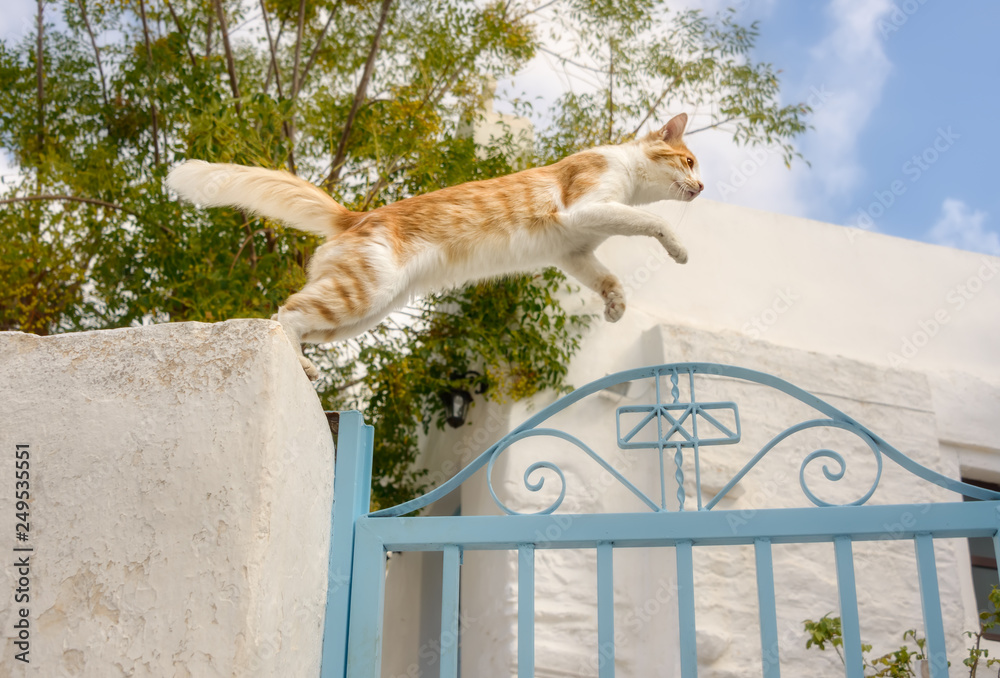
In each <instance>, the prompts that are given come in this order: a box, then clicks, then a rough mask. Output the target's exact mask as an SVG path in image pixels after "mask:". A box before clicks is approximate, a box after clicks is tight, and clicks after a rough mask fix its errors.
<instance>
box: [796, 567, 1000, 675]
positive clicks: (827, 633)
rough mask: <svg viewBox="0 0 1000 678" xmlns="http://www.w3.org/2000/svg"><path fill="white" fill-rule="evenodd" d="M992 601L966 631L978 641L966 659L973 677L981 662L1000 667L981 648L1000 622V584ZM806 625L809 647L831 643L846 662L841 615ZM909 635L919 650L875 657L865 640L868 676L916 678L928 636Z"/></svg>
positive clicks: (999, 662) (906, 648)
mask: <svg viewBox="0 0 1000 678" xmlns="http://www.w3.org/2000/svg"><path fill="white" fill-rule="evenodd" d="M989 601H990V606H991V608H992V609H990V610H986V611H984V612H980V613H979V619H980V622H981V623H980V630H979V631H966V632H965V635H966V636H968V637H969V638H974V639H975V644H974V645H973V646H972V647H970V648H969V656H968V657H966V658H965V659H964V660H963V661H962V663H963V664H964V665H965V666H967V667H969V676H970V677H971V678H975V676H976V671H977V670H978V668H979V667H980V666H981V665H985V666H986V667H989V668H992V667H995V666H996V667H1000V659H996V658H994V659H990V658H989V650H988V649H985V648H981V647H980V643H981V641H982V638H983V633H984V632H985V631H988V630H989V629H992V628H994V627H996V626H997V624H1000V589H998V588H997V587H996V586H994V587H993V590H992V591H991V592H990V595H989ZM803 627H804V629H805V631H806V633H807V634H808V637H807V638H806V649H809V648H811V647H813V646H816V647H817V648H818V649H820V650H825V649H826V645H827V643H829V644H830V646H831V647H833V648H834V649H835V650H836V651H837V655H838V656H839V657H840V661H841V663H843V662H844V655H843V654H842V653H841V651H840V648H842V647H843V646H844V639H843V633H842V629H841V623H840V617H831V616H829V615H828V614H827V615H823V617H822V618H821V619H820V620H819V621H817V622H814V621H812V620H811V619H807V620H805V621H804V622H803ZM907 638H909V639H911V640H912V641H913V642H914V644H916V649H915V650H913V651H911V650H910V648H909V646H907V645H902V646H900V648H899V649H898V650H894V651H892V652H888V653H886V654H884V655H881V656H880V657H876V658H874V659H869V658H868V657H867V656H865V654H866V653H869V652H871V650H872V646H871V645H868V644H864V643H862V645H861V651H862V660H863V662H864V675H865V676H870V677H871V678H916V677H917V676H918V675H919V674H918V673H917V666H916V665H915V664H914V662H918V661H921V660H924V659H927V654H926V647H927V639H926V638H923V637H920V636H918V635H917V632H916V630H915V629H910V630H909V631H906V632H904V633H903V641H904V642H905V641H906V639H907ZM997 675H998V676H1000V670H998V673H997Z"/></svg>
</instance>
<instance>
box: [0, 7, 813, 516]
mask: <svg viewBox="0 0 1000 678" xmlns="http://www.w3.org/2000/svg"><path fill="white" fill-rule="evenodd" d="M37 2H38V21H37V26H36V27H35V28H34V30H33V31H32V32H31V34H30V35H26V36H24V38H23V39H22V40H21V41H20V42H18V43H3V44H0V80H2V82H4V83H5V96H4V97H3V98H2V100H0V147H2V149H3V150H4V151H5V152H6V153H7V154H9V155H10V156H11V157H12V158H13V159H14V162H15V164H16V165H17V167H18V170H19V172H20V174H19V178H18V180H17V182H16V183H15V185H14V186H13V187H12V188H11V190H10V191H8V193H7V194H5V195H3V196H0V203H2V204H3V205H4V208H3V211H2V213H0V238H2V242H3V243H4V246H3V249H2V250H0V329H8V330H9V329H19V330H23V331H29V332H35V333H38V334H48V333H51V332H61V331H70V330H78V329H90V328H105V327H117V326H123V325H130V324H139V323H146V322H161V321H167V320H171V321H183V320H201V321H217V320H222V319H227V318H233V317H248V316H249V317H269V316H270V315H271V314H272V313H273V312H274V310H275V308H276V307H277V306H278V305H279V304H280V303H281V302H282V300H283V299H284V298H286V297H287V296H288V295H289V294H290V293H291V292H293V291H295V290H296V289H298V288H299V287H300V286H301V284H302V283H303V282H304V274H303V266H304V264H305V262H306V261H307V260H308V258H309V255H310V253H311V251H312V249H313V248H314V247H315V246H316V245H317V242H316V241H315V240H314V239H313V238H312V237H311V236H308V235H305V234H301V233H298V232H295V231H290V230H285V229H283V228H281V227H280V226H277V225H275V224H272V223H269V222H266V221H263V220H260V219H250V218H247V216H246V215H244V214H241V213H239V212H238V211H234V210H226V209H221V210H210V211H206V210H199V209H196V208H194V207H192V206H190V205H185V204H181V203H179V202H177V201H176V200H175V199H174V197H173V196H171V195H169V194H168V193H167V192H166V191H165V189H164V188H163V178H164V177H165V175H166V172H167V171H168V170H169V168H170V167H172V166H173V165H174V164H175V163H176V162H178V161H180V160H181V159H184V158H188V157H196V158H202V159H206V160H210V161H220V162H237V163H245V164H253V165H262V166H267V167H274V168H284V169H287V170H289V171H292V172H295V173H297V174H299V175H300V176H302V177H304V178H306V179H308V180H310V181H313V182H314V183H317V184H319V185H322V186H324V187H325V188H326V189H327V190H329V191H330V192H331V193H332V194H333V195H334V197H335V198H336V199H337V200H339V201H340V202H342V203H343V204H345V205H346V206H348V207H349V208H352V209H369V208H372V207H376V206H378V205H380V204H384V203H386V202H390V201H394V200H398V199H401V198H405V197H407V196H410V195H414V194H417V193H422V192H426V191H430V190H434V189H436V188H440V187H443V186H447V185H452V184H455V183H460V182H463V181H469V180H474V179H481V178H488V177H492V176H498V175H501V174H505V173H508V172H511V171H515V170H517V169H521V168H523V167H524V166H526V165H527V164H541V163H544V162H547V161H549V160H553V159H555V158H556V157H557V156H561V155H565V154H567V153H569V152H573V151H576V150H579V149H580V148H582V147H584V146H588V145H592V144H594V143H597V142H605V141H618V140H621V139H623V138H625V137H627V136H628V135H629V134H631V133H633V132H635V131H636V130H638V129H639V128H641V127H642V126H643V125H648V124H651V123H652V121H654V120H656V119H657V118H661V119H662V116H663V115H665V113H666V109H667V108H668V107H672V108H674V109H675V110H676V108H677V107H678V105H679V104H681V103H684V104H685V106H688V105H698V106H702V105H708V102H709V101H712V102H714V103H713V104H712V105H713V106H715V108H713V111H714V114H713V121H714V122H713V123H712V124H727V125H731V126H732V127H733V133H734V135H735V137H736V138H737V139H738V140H740V141H741V142H744V143H778V144H781V145H782V147H783V148H784V150H785V153H786V158H787V159H791V157H792V156H793V155H794V150H793V147H792V146H791V140H792V139H793V138H794V137H795V135H797V134H798V133H800V132H801V131H802V130H803V129H804V128H805V127H804V122H803V120H804V116H805V115H806V114H807V113H808V109H807V108H806V107H804V106H793V107H780V106H779V105H778V104H777V103H776V101H777V92H778V89H777V88H778V81H777V78H776V76H775V74H774V72H773V71H772V69H771V68H770V66H768V65H762V64H754V63H753V62H752V60H751V59H750V53H751V49H752V46H753V41H754V39H755V38H756V27H755V26H750V27H741V26H739V25H738V24H737V23H736V22H735V20H734V19H733V16H732V15H731V14H730V13H724V14H723V15H721V16H719V17H715V18H711V17H707V16H705V15H703V14H701V13H698V12H683V13H680V14H677V15H675V16H673V18H670V19H669V20H667V19H665V18H663V12H664V8H663V7H662V5H661V3H658V2H653V1H652V0H629V1H628V2H617V3H616V2H603V1H602V2H597V1H586V0H565V1H564V2H561V3H555V2H548V3H541V4H539V2H538V1H537V0H522V1H520V2H518V1H514V0H510V1H504V0H494V1H492V2H488V3H482V2H476V1H475V0H443V1H442V2H438V3H435V9H434V11H433V12H428V11H426V7H427V5H426V4H425V3H420V2H414V1H413V0H319V1H317V2H306V1H305V0H299V1H298V2H295V1H294V0H258V2H256V3H236V2H232V0H225V1H224V0H125V1H124V2H123V1H122V0H114V1H112V0H63V1H62V2H60V3H58V4H57V3H54V2H50V3H46V2H45V0H37ZM557 6H558V7H559V11H558V12H557V13H554V12H553V10H554V9H556V8H557ZM558 17H568V18H564V19H559V18H558ZM550 32H556V33H558V34H559V35H560V36H561V37H560V40H561V42H560V44H569V45H573V46H575V47H574V49H573V51H572V52H571V53H570V54H568V55H562V56H561V57H560V58H561V59H562V62H563V64H564V66H565V68H567V69H580V68H583V69H585V70H587V72H589V73H591V74H593V75H594V76H595V78H596V85H595V86H593V87H590V88H589V89H587V90H586V91H582V92H575V93H569V94H567V95H565V96H563V97H562V98H560V99H559V100H558V101H557V102H556V103H555V106H554V108H553V110H552V111H551V120H552V123H551V125H550V126H549V127H547V128H544V129H540V130H538V133H537V135H536V139H537V149H536V152H535V154H534V155H532V156H529V157H525V156H524V155H523V154H516V153H514V152H513V149H514V144H515V141H514V139H512V138H511V137H510V136H509V135H508V136H506V137H503V138H499V139H496V140H494V141H492V142H491V143H490V144H489V145H488V146H487V147H485V148H477V147H476V144H475V143H474V142H473V140H472V139H471V138H469V137H468V135H467V134H463V133H462V129H463V128H465V127H467V126H468V125H469V124H470V123H471V122H472V121H473V120H474V119H475V117H476V116H477V114H478V111H480V110H481V108H482V97H483V91H484V89H483V81H484V78H485V77H487V76H489V77H493V78H496V79H503V78H505V77H511V76H513V75H514V74H516V73H517V72H518V70H519V69H520V68H522V67H523V66H524V64H525V63H527V61H528V60H529V59H531V58H532V56H533V55H534V54H536V53H537V51H538V50H542V49H549V48H548V47H546V44H550V43H551V41H549V40H548V39H547V37H546V36H547V35H549V33H550ZM515 103H516V104H517V105H521V106H524V107H526V108H527V107H528V104H527V103H525V102H517V101H515ZM566 284H567V283H566V281H565V279H564V278H563V276H562V275H561V274H560V273H558V272H557V271H554V270H553V271H545V272H539V273H537V274H536V275H533V276H525V277H520V278H513V279H510V280H504V281H499V282H490V283H483V284H479V285H474V286H470V287H468V288H465V289H463V290H457V291H451V292H446V293H444V294H441V295H437V296H431V297H427V298H425V299H421V300H418V301H417V302H416V303H415V305H414V306H413V307H412V308H410V309H407V310H406V311H404V312H403V313H401V314H397V315H396V316H393V317H392V318H390V319H389V321H387V322H386V323H385V324H383V325H382V326H381V327H379V328H377V329H376V330H375V331H373V332H371V333H369V334H367V335H364V336H363V337H361V338H359V339H358V340H355V341H351V342H347V343H344V344H341V345H338V346H334V347H329V348H324V349H316V350H314V351H313V357H314V359H317V360H318V362H320V363H321V364H325V365H326V367H327V372H326V376H325V379H324V380H323V381H322V382H321V384H320V387H319V388H320V393H321V396H322V397H323V400H324V404H326V405H327V406H328V407H331V408H341V407H347V406H355V407H361V408H363V409H364V410H365V411H366V414H367V416H368V418H369V420H370V421H373V422H374V423H375V425H376V428H377V430H376V441H377V443H376V444H377V450H376V455H375V468H374V476H375V478H376V482H375V485H374V498H375V502H376V504H378V505H387V504H389V503H395V502H397V501H400V500H402V499H405V498H408V497H410V496H412V495H413V493H414V492H416V491H417V490H418V489H419V488H420V484H421V481H420V473H419V471H418V470H416V469H414V468H413V467H412V462H413V460H414V458H415V453H416V449H417V444H418V440H419V437H420V434H421V431H422V430H423V431H426V430H428V427H429V426H432V425H435V424H436V425H441V422H442V421H443V416H444V413H443V405H442V403H441V401H440V399H439V397H438V394H439V393H440V392H441V391H442V390H444V389H446V388H448V387H449V386H450V385H452V384H451V379H450V378H451V375H452V374H453V373H456V372H457V373H460V374H465V373H467V372H469V371H470V370H473V369H475V370H477V371H479V372H480V373H481V376H479V377H475V379H476V380H478V381H479V382H480V383H481V384H484V385H485V384H486V383H487V382H488V383H489V385H490V389H489V391H488V392H487V397H489V398H494V399H495V398H505V397H513V398H520V397H526V396H528V395H531V394H532V393H534V392H536V391H538V390H541V389H549V388H551V389H557V390H560V389H566V388H567V384H566V383H565V375H566V364H567V362H568V360H569V358H570V357H571V356H572V354H573V353H574V351H575V350H576V348H577V346H578V341H579V339H578V336H579V331H580V330H581V329H582V328H583V327H584V326H586V324H587V322H588V321H589V318H587V317H583V316H580V315H574V314H570V313H568V312H566V311H565V310H564V309H563V308H562V307H561V306H560V305H559V303H558V302H557V301H556V299H557V296H558V290H559V289H560V288H561V287H562V286H565V285H566ZM467 380H468V379H467Z"/></svg>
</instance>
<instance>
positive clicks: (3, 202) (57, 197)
mask: <svg viewBox="0 0 1000 678" xmlns="http://www.w3.org/2000/svg"><path fill="white" fill-rule="evenodd" d="M43 200H66V201H68V202H82V203H86V204H88V205H97V206H98V207H108V208H110V209H113V210H116V211H118V212H124V213H125V214H129V215H131V216H133V217H135V218H136V219H142V217H141V216H140V215H139V214H138V213H136V212H133V211H132V210H130V209H127V208H125V207H122V206H121V205H116V204H115V203H113V202H106V201H104V200H97V199H95V198H81V197H80V196H77V195H57V194H53V193H47V194H44V195H26V196H22V197H16V198H4V199H2V200H0V205H8V204H11V203H15V202H38V201H43ZM159 227H160V230H162V231H163V232H164V233H166V234H167V235H169V236H172V237H176V236H177V234H176V233H174V231H173V229H171V228H169V227H167V226H164V225H163V224H159Z"/></svg>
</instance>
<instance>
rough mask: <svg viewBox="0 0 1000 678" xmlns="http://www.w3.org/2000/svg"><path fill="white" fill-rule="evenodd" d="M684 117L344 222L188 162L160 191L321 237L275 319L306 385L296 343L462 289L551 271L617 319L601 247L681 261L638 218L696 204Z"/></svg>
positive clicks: (241, 175)
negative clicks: (645, 242)
mask: <svg viewBox="0 0 1000 678" xmlns="http://www.w3.org/2000/svg"><path fill="white" fill-rule="evenodd" d="M686 125H687V115H686V114H684V113H682V114H680V115H678V116H676V117H674V118H672V119H671V120H670V122H668V123H667V124H666V125H664V126H663V128H662V129H660V130H659V131H656V132H652V133H650V134H648V135H647V136H645V137H643V138H641V139H638V140H635V141H631V142H627V143H624V144H620V145H617V146H600V147H597V148H593V149H591V150H587V151H582V152H580V153H576V154H574V155H571V156H569V157H567V158H564V159H563V160H560V161H559V162H557V163H555V164H552V165H548V166H546V167H536V168H533V169H529V170H524V171H522V172H517V173H516V174H511V175H508V176H505V177H499V178H497V179H487V180H485V181H473V182H468V183H465V184H460V185H458V186H452V187H450V188H443V189H441V190H438V191H434V192H432V193H428V194H426V195H418V196H414V197H412V198H407V199H405V200H400V201H399V202H396V203H393V204H391V205H385V206H383V207H379V208H377V209H374V210H371V211H369V212H351V211H349V210H348V209H346V208H345V207H343V206H342V205H340V204H339V203H337V202H335V201H334V200H333V198H331V197H330V196H329V195H327V194H326V193H325V192H324V191H322V190H320V189H319V188H317V187H316V186H313V185H312V184H310V183H308V182H306V181H303V180H302V179H299V178H298V177H296V176H294V175H292V174H289V173H287V172H281V171H276V170H267V169H261V168H255V167H243V166H240V165H229V164H212V163H207V162H203V161H201V160H189V161H187V162H185V163H183V164H181V165H179V166H177V167H175V168H174V169H173V170H172V171H171V172H170V174H169V176H168V177H167V185H168V186H169V187H170V188H171V189H173V190H175V191H177V193H179V194H180V195H181V196H182V197H183V198H185V199H187V200H189V201H191V202H193V203H196V204H198V205H201V206H203V207H221V206H233V207H238V208H240V209H243V210H246V211H247V212H249V213H252V214H258V215H261V216H264V217H267V218H268V219H273V220H276V221H280V222H282V223H284V224H287V225H289V226H292V227H294V228H297V229H300V230H303V231H308V232H310V233H315V234H316V235H320V236H323V237H325V238H326V239H327V240H326V243H324V244H323V245H322V246H320V247H319V248H318V249H317V250H316V252H315V254H313V257H312V259H311V260H310V262H309V267H308V277H309V282H308V283H307V284H306V286H305V287H303V288H302V290H301V291H299V292H296V293H295V294H293V295H291V296H290V297H289V298H288V300H287V301H286V302H285V304H284V306H281V307H280V308H279V309H278V313H277V315H276V316H275V317H276V319H277V320H278V321H279V322H280V323H281V326H282V328H283V329H284V331H285V334H287V335H288V338H289V339H290V340H291V342H292V345H293V346H294V347H295V349H296V351H297V352H298V355H299V361H300V362H301V363H302V367H303V368H304V369H305V371H306V374H307V375H308V376H309V378H310V379H315V378H316V377H317V376H318V373H317V371H316V367H315V366H314V365H313V364H312V362H311V361H310V360H309V359H308V358H306V357H305V356H304V355H303V354H302V346H301V342H303V341H305V342H310V343H322V342H328V341H334V340H338V339H347V338H350V337H353V336H356V335H358V334H361V333H362V332H365V331H366V330H368V329H371V328H372V327H374V326H375V325H377V324H378V323H379V322H380V321H381V320H382V319H383V318H384V317H385V316H386V315H388V314H389V313H390V312H391V311H393V310H396V309H398V308H400V307H402V306H403V305H404V304H405V303H406V302H407V300H409V299H411V298H412V297H414V296H416V295H420V294H424V293H426V292H429V291H433V290H437V289H444V288H448V287H453V286H458V285H461V284H463V283H466V282H470V281H474V280H482V279H486V278H495V277H499V276H503V275H506V274H511V273H522V272H529V271H532V270H536V269H538V268H541V267H545V266H552V265H555V266H558V267H559V268H561V269H562V270H563V271H565V272H566V273H568V274H569V275H571V276H573V277H574V278H576V279H577V280H579V281H580V282H581V283H582V284H583V285H585V286H587V287H589V288H590V289H592V290H594V291H595V292H597V293H598V294H600V295H601V297H602V298H603V299H604V317H605V318H606V319H607V320H609V321H610V322H616V321H617V320H618V319H619V318H621V317H622V314H623V313H624V312H625V295H624V290H623V289H622V285H621V282H620V281H619V280H618V278H616V277H615V276H614V274H612V273H611V271H609V270H608V269H607V268H605V266H604V265H603V264H601V262H600V261H598V260H597V258H596V257H595V256H594V250H595V249H596V248H597V246H598V245H600V244H601V243H602V242H604V240H606V239H607V238H608V237H610V236H612V235H645V236H651V237H653V238H656V239H657V240H659V241H660V244H661V245H663V247H664V248H665V249H666V251H667V252H668V253H669V254H670V256H671V257H673V259H674V260H675V261H676V262H677V263H679V264H683V263H685V262H686V261H687V258H688V255H687V251H686V250H685V249H684V247H683V246H682V245H681V244H680V242H679V241H678V240H677V237H676V235H674V233H673V232H672V231H671V229H670V225H669V224H668V223H667V221H666V220H665V219H663V218H662V217H659V216H657V215H655V214H651V213H650V212H647V211H644V210H641V209H637V208H636V207H633V205H642V204H646V203H651V202H655V201H657V200H682V201H690V200H693V199H694V198H695V197H696V196H697V195H698V194H700V193H701V192H702V190H704V185H703V184H702V182H701V177H700V175H699V172H698V161H697V159H695V157H694V155H693V154H692V153H691V151H690V150H688V148H687V146H686V145H685V144H684V140H683V136H684V128H685V126H686Z"/></svg>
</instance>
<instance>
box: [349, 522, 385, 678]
mask: <svg viewBox="0 0 1000 678" xmlns="http://www.w3.org/2000/svg"><path fill="white" fill-rule="evenodd" d="M365 520H372V519H371V518H364V519H362V520H361V521H360V522H359V523H358V524H357V527H356V528H355V540H354V577H353V582H352V584H351V587H352V588H353V589H354V592H353V596H354V599H355V601H357V602H358V604H357V605H354V606H352V607H351V619H350V624H351V625H350V633H349V635H348V638H347V673H345V674H344V676H350V678H379V677H380V676H381V671H382V631H383V627H382V620H383V617H384V615H385V562H386V552H385V546H384V545H383V544H382V540H381V539H380V538H379V537H378V535H376V534H375V532H374V531H373V530H372V529H371V527H369V526H367V525H365V524H364V521H365Z"/></svg>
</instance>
